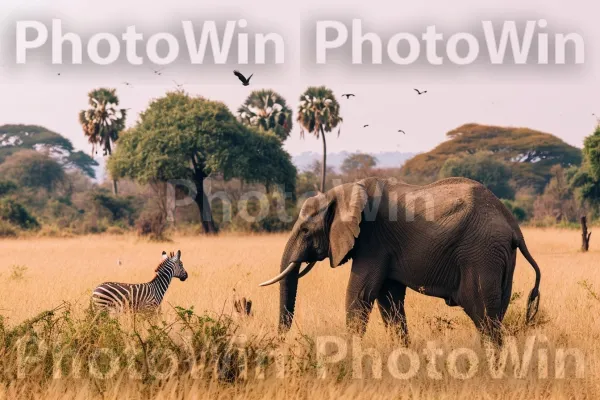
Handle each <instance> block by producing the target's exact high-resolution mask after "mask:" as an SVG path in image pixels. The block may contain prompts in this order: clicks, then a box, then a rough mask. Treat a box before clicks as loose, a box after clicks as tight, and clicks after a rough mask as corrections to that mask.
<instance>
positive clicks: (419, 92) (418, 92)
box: [415, 89, 427, 95]
mask: <svg viewBox="0 0 600 400" xmlns="http://www.w3.org/2000/svg"><path fill="white" fill-rule="evenodd" d="M415 91H416V92H417V94H419V95H422V94H425V93H427V90H423V91H422V92H421V91H420V90H419V89H415Z"/></svg>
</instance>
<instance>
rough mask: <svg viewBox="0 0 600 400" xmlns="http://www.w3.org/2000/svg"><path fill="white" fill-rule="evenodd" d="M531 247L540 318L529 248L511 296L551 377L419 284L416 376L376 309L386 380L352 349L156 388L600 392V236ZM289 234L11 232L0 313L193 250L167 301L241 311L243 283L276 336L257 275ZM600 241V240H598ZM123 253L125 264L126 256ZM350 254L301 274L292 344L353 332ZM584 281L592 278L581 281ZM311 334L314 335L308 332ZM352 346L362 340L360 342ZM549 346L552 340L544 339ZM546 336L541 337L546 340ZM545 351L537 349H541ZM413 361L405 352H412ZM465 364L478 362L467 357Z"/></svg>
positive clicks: (274, 295) (376, 341)
mask: <svg viewBox="0 0 600 400" xmlns="http://www.w3.org/2000/svg"><path fill="white" fill-rule="evenodd" d="M524 234H525V238H526V241H527V244H528V247H529V249H530V251H531V253H532V254H533V256H534V258H535V259H536V260H537V262H538V264H539V265H540V268H541V270H542V284H541V311H540V315H539V319H538V321H541V322H540V323H539V324H538V325H536V326H534V327H525V326H524V325H523V322H522V316H523V313H524V310H525V300H526V298H527V294H528V293H529V291H530V290H531V288H532V287H533V282H534V273H533V270H532V268H531V267H530V266H529V264H527V262H526V261H525V260H524V259H523V257H522V256H521V255H519V257H518V261H517V270H516V273H515V278H514V285H513V293H520V294H521V296H520V298H518V299H516V300H515V301H514V303H513V304H511V306H510V307H509V313H508V315H507V318H506V323H507V330H508V331H510V332H513V333H514V334H515V337H516V340H517V342H518V343H519V349H521V350H522V348H523V347H522V346H523V344H524V342H525V341H526V339H527V337H529V336H532V335H536V337H537V338H540V337H542V335H543V336H545V337H546V338H547V345H545V347H547V348H548V353H549V354H550V356H549V377H548V378H543V377H542V378H540V376H539V375H538V369H537V368H538V365H537V361H536V360H535V359H534V361H533V364H532V366H531V367H530V371H529V373H528V374H527V375H526V376H525V377H524V378H523V379H517V378H515V377H514V376H513V375H512V366H511V365H510V363H509V368H507V371H508V372H507V374H508V375H509V376H508V377H505V378H502V379H492V378H491V377H490V375H489V374H488V373H487V365H486V360H485V359H484V352H483V350H482V349H481V346H480V340H479V336H478V334H477V332H476V330H475V328H474V326H473V325H472V323H471V322H470V320H469V319H468V318H467V317H466V316H465V314H464V313H463V312H462V310H461V309H459V308H457V307H454V308H450V307H447V306H446V305H445V303H444V302H443V300H440V299H435V298H430V297H426V296H423V295H421V294H418V293H415V292H412V291H409V293H408V295H407V299H406V308H407V319H408V326H409V331H410V336H411V344H410V346H409V348H410V349H411V350H413V351H415V352H417V353H418V354H419V357H420V359H421V365H420V369H419V370H418V373H417V375H416V376H415V377H413V378H412V379H408V380H397V379H395V378H394V377H393V376H391V375H390V374H389V373H387V357H388V355H389V354H390V353H391V352H392V351H393V350H394V349H396V348H398V347H400V344H399V342H398V341H397V340H395V339H393V338H391V337H390V336H389V335H388V334H387V333H386V332H385V329H384V327H383V323H382V321H381V318H380V316H379V314H378V312H377V311H376V309H375V312H374V313H373V314H372V316H371V321H370V323H369V326H368V330H367V334H366V335H365V337H364V338H363V339H362V343H361V346H362V348H363V349H367V348H375V349H377V351H378V352H379V353H380V354H381V355H382V358H383V371H384V372H383V378H382V379H375V378H374V377H373V376H372V372H371V371H370V366H371V364H372V363H371V361H370V360H369V358H368V357H367V358H365V360H364V366H363V367H364V368H363V375H364V376H365V377H364V378H363V379H353V377H352V372H351V371H350V369H351V364H352V359H351V358H350V357H348V358H347V360H344V361H342V362H341V363H338V364H336V365H333V366H332V367H331V370H330V374H329V376H328V377H327V378H326V379H324V380H322V379H317V376H316V374H315V373H305V374H301V373H296V374H291V373H289V374H288V376H287V377H286V378H285V379H283V380H282V379H276V378H275V377H273V376H272V375H273V374H270V375H269V376H268V378H267V379H266V380H264V381H261V380H257V379H248V380H247V381H246V382H238V383H235V384H222V383H219V382H217V381H208V382H207V381H202V380H193V379H191V378H190V377H188V376H177V377H175V378H171V379H169V380H167V381H165V382H162V383H161V384H160V386H159V387H158V389H156V387H155V389H156V390H154V391H153V392H152V396H154V397H156V398H181V399H203V398H211V399H214V398H223V399H225V398H231V397H240V398H242V397H243V398H252V399H258V398H271V399H273V398H284V397H285V398H286V399H295V398H340V397H344V398H373V399H376V398H381V399H388V398H415V399H418V398H436V399H437V398H458V397H461V398H463V397H468V398H473V399H479V398H481V399H509V398H510V399H512V398H518V399H542V398H564V399H567V398H597V394H598V393H600V370H599V368H600V363H599V361H600V359H599V354H598V350H597V349H598V343H599V342H598V339H599V338H600V323H599V321H600V318H599V315H600V300H598V299H595V298H594V297H593V295H592V294H591V293H592V292H593V291H596V290H597V291H598V292H600V272H599V271H600V245H598V244H597V243H595V241H594V236H592V240H591V251H590V252H588V253H581V252H579V245H580V236H579V233H578V232H577V231H571V230H558V229H525V230H524ZM286 238H287V237H286V235H269V236H266V235H265V236H260V235H257V236H237V235H224V236H220V237H217V238H213V237H178V238H175V240H174V241H173V242H171V243H148V242H144V241H140V240H138V239H137V238H135V237H131V236H118V237H111V236H90V237H82V238H72V239H26V240H19V239H14V240H13V239H10V240H1V241H0V254H2V256H1V257H0V293H1V295H0V314H1V315H4V316H5V317H6V318H7V320H8V324H9V325H14V324H17V323H19V322H21V321H22V320H24V319H26V318H30V317H32V316H34V315H36V314H37V313H39V312H41V311H44V310H48V309H51V308H53V307H55V306H57V305H58V304H60V303H61V302H62V301H63V300H64V301H69V302H72V303H77V304H78V305H77V307H78V308H81V309H83V308H84V307H85V306H87V304H88V300H89V296H90V294H91V290H92V289H93V288H94V287H95V286H96V285H97V284H99V283H101V282H103V281H107V280H110V281H122V282H144V281H148V280H149V279H151V278H152V277H153V275H154V274H153V271H154V268H155V267H156V265H157V264H158V262H159V261H160V254H161V252H162V250H167V251H173V250H177V249H181V250H182V260H183V262H184V265H185V268H186V270H187V271H188V273H189V279H188V280H187V281H186V282H183V283H182V282H179V281H174V282H173V283H172V285H171V287H170V289H169V291H168V293H167V295H166V298H165V302H164V303H163V308H162V309H163V313H165V314H169V313H172V312H173V311H172V309H171V307H170V305H179V306H183V307H189V306H194V309H195V310H196V311H197V312H203V311H206V312H208V313H210V314H215V315H218V314H221V313H222V312H223V313H225V314H233V301H232V300H233V289H234V288H235V290H236V293H237V294H238V295H240V296H245V297H248V298H250V299H252V301H253V303H254V304H253V311H254V316H253V317H252V318H250V319H247V320H240V321H239V323H240V325H241V327H240V330H239V332H240V333H244V334H247V335H249V336H253V335H254V336H257V335H265V334H267V335H272V336H275V335H276V321H277V317H278V303H279V293H278V287H277V285H274V286H271V287H268V288H259V287H258V284H259V283H260V282H262V281H263V280H266V279H267V278H270V277H271V276H273V275H274V274H275V273H276V271H277V270H278V265H279V259H280V255H281V251H282V249H283V246H284V244H285V241H286ZM599 240H600V239H599ZM118 260H121V265H118V262H117V261H118ZM349 271H350V264H347V265H344V266H342V267H340V268H338V269H335V270H332V269H331V268H329V266H328V264H327V263H326V262H323V263H320V264H319V265H317V266H316V267H315V268H314V270H313V271H312V272H311V273H310V274H308V275H307V276H306V277H305V278H303V279H302V280H301V282H300V285H299V295H298V300H297V313H296V318H295V322H296V323H295V326H294V328H293V329H292V331H291V332H290V333H289V334H288V335H287V337H286V341H287V342H288V343H298V342H299V341H302V340H305V339H303V337H304V338H309V339H308V340H309V341H310V340H316V338H317V337H319V336H323V335H336V336H339V337H342V338H344V339H347V340H348V341H349V343H351V339H350V337H349V336H348V334H347V333H346V331H345V317H344V311H343V306H344V296H345V289H346V284H347V281H348V276H349ZM583 281H585V282H586V283H585V284H582V283H581V282H583ZM302 335H305V336H302ZM427 342H435V343H436V345H437V346H438V347H439V348H440V349H441V350H442V351H443V356H442V357H441V358H440V360H441V361H440V363H439V365H438V366H439V370H440V371H442V374H443V376H442V379H439V380H436V379H432V378H430V377H429V376H428V373H427V367H426V363H427V361H426V358H425V357H424V356H423V349H424V348H425V347H426V343H427ZM349 347H350V348H351V346H349ZM461 347H467V348H470V349H473V350H474V351H475V352H476V353H477V354H478V355H480V356H481V358H480V364H481V365H480V366H479V370H478V371H479V372H478V373H477V374H476V375H475V376H474V377H472V378H470V379H466V380H460V379H455V378H453V377H452V376H450V375H449V374H448V372H447V368H445V366H446V367H447V356H448V354H449V353H450V352H451V351H452V350H453V349H457V348H461ZM542 347H544V346H542ZM557 348H578V349H580V350H581V351H582V353H583V354H584V356H585V367H584V368H585V369H584V378H582V379H577V378H576V377H575V368H574V367H573V365H571V364H572V363H571V364H569V363H567V370H566V376H565V378H564V379H556V378H555V369H554V362H555V357H554V351H555V350H556V349H557ZM537 349H538V347H536V351H537ZM536 354H538V353H536ZM405 361H406V360H405ZM458 365H459V369H460V367H462V368H463V369H466V370H468V367H469V365H468V364H467V363H466V360H465V359H462V360H460V362H459V363H458ZM142 386H143V384H142V383H141V382H139V381H135V380H132V379H129V378H128V376H127V375H126V374H124V373H123V374H120V375H119V376H118V379H114V380H112V381H111V382H109V384H106V385H104V386H102V388H99V386H98V384H97V383H94V382H91V381H86V380H80V381H75V383H73V381H64V380H60V379H59V380H55V381H54V382H51V383H50V384H49V385H46V386H40V387H39V388H38V389H36V388H35V387H31V386H30V387H24V386H23V385H19V384H18V382H14V383H13V384H10V385H8V386H7V387H4V388H2V391H1V392H0V398H16V397H30V398H45V399H59V398H60V399H62V398H72V399H86V398H104V399H113V398H114V399H116V398H140V399H142V398H147V397H148V393H143V391H142V392H140V390H141V389H140V388H141V387H142Z"/></svg>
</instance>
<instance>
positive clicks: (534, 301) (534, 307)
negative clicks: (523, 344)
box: [518, 238, 542, 324]
mask: <svg viewBox="0 0 600 400" xmlns="http://www.w3.org/2000/svg"><path fill="white" fill-rule="evenodd" d="M518 247H519V250H521V253H522V254H523V257H525V259H526V260H527V261H528V262H529V264H531V266H532V267H533V269H534V270H535V286H534V287H533V289H532V290H531V292H530V293H529V298H528V299H527V314H526V317H525V321H526V323H528V324H529V323H530V322H531V321H532V320H533V318H534V317H535V316H536V314H537V312H538V308H539V305H540V280H541V278H542V273H541V272H540V267H538V265H537V263H536V262H535V260H534V259H533V257H532V256H531V254H530V253H529V250H528V249H527V245H526V244H525V240H524V239H523V238H521V239H520V240H519V241H518Z"/></svg>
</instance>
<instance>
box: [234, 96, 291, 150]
mask: <svg viewBox="0 0 600 400" xmlns="http://www.w3.org/2000/svg"><path fill="white" fill-rule="evenodd" d="M238 119H239V120H240V121H241V122H242V123H243V124H244V125H248V126H253V127H256V128H258V129H261V130H264V131H267V132H272V133H273V134H274V135H275V136H277V137H278V138H279V139H280V140H282V141H283V140H286V139H287V138H288V137H289V136H290V132H291V131H292V125H293V121H292V110H291V109H290V108H289V107H288V106H287V103H286V101H285V99H284V98H283V97H282V96H281V95H280V94H279V93H277V92H275V91H273V90H270V89H261V90H255V91H253V92H252V93H250V95H249V96H248V98H246V101H244V104H242V105H241V106H240V107H239V108H238Z"/></svg>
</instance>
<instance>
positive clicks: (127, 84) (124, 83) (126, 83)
mask: <svg viewBox="0 0 600 400" xmlns="http://www.w3.org/2000/svg"><path fill="white" fill-rule="evenodd" d="M123 85H125V86H131V87H133V85H132V84H131V83H129V82H123Z"/></svg>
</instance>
